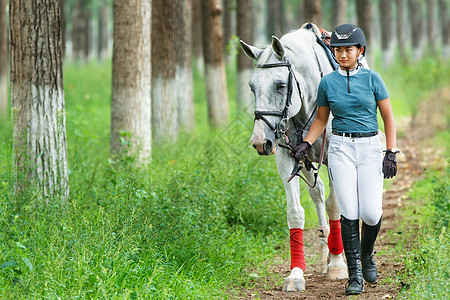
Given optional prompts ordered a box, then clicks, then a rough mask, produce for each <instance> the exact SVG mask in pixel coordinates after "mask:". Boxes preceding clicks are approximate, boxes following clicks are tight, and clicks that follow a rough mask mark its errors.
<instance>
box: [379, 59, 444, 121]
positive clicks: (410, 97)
mask: <svg viewBox="0 0 450 300" xmlns="http://www.w3.org/2000/svg"><path fill="white" fill-rule="evenodd" d="M380 74H381V75H382V76H383V79H384V81H385V82H386V86H387V88H388V90H389V93H390V94H391V101H392V106H393V111H394V114H395V116H399V117H400V116H402V117H405V116H410V115H415V114H416V113H417V110H418V108H419V103H420V102H421V101H424V100H425V99H426V98H427V97H428V95H429V93H430V92H431V91H435V90H437V89H439V88H441V87H443V86H445V85H448V83H449V82H450V61H449V60H447V61H444V60H439V59H436V58H429V59H423V60H421V61H419V62H416V63H414V64H409V65H405V64H404V63H403V62H402V61H400V60H396V61H395V62H394V64H393V65H392V66H391V67H390V68H389V69H388V70H382V71H380Z"/></svg>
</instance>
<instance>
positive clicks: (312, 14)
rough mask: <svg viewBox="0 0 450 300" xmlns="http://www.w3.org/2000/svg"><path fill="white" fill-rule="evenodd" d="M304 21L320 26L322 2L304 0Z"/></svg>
mask: <svg viewBox="0 0 450 300" xmlns="http://www.w3.org/2000/svg"><path fill="white" fill-rule="evenodd" d="M303 4H304V10H305V22H311V23H314V24H316V25H317V26H319V27H320V26H322V4H321V3H320V0H304V2H303Z"/></svg>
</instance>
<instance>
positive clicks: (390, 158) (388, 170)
mask: <svg viewBox="0 0 450 300" xmlns="http://www.w3.org/2000/svg"><path fill="white" fill-rule="evenodd" d="M397 153H398V152H392V151H391V150H386V154H385V155H384V159H383V174H384V178H385V179H389V178H392V177H394V176H395V175H397V156H396V154H397Z"/></svg>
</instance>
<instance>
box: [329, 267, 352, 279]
mask: <svg viewBox="0 0 450 300" xmlns="http://www.w3.org/2000/svg"><path fill="white" fill-rule="evenodd" d="M327 278H328V279H331V280H335V279H344V278H348V272H347V266H343V267H329V268H328V271H327Z"/></svg>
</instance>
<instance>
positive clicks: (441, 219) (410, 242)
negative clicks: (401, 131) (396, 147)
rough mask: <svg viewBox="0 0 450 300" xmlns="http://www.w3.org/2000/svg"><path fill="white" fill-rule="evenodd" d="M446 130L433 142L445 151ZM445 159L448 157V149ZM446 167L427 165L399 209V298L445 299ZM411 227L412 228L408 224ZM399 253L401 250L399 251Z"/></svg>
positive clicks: (449, 172) (449, 195)
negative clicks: (401, 260) (401, 268)
mask: <svg viewBox="0 0 450 300" xmlns="http://www.w3.org/2000/svg"><path fill="white" fill-rule="evenodd" d="M449 141H450V139H449V131H448V130H447V131H445V132H442V133H440V134H439V135H438V136H437V137H436V138H435V139H434V141H433V143H434V144H435V145H436V146H437V147H442V148H444V149H447V150H448V147H449V145H450V142H449ZM445 153H446V157H445V158H446V160H447V161H448V160H449V155H448V153H449V152H448V151H447V152H445ZM449 177H450V168H449V167H448V165H447V167H446V168H442V166H441V165H440V164H437V165H434V166H433V167H432V168H430V169H429V170H428V171H427V173H426V176H425V178H424V179H423V180H420V181H419V182H417V183H416V184H415V186H414V187H413V190H412V192H411V193H410V195H409V196H410V198H411V199H410V200H409V202H408V203H409V204H408V206H406V207H404V209H403V211H402V215H403V224H402V227H404V228H406V230H404V233H405V234H404V235H403V236H402V239H401V240H402V244H403V245H405V247H406V246H408V250H407V251H406V250H405V248H403V249H402V252H403V253H404V254H405V255H404V257H405V270H404V271H403V272H401V273H400V274H399V280H400V282H402V286H403V288H402V291H401V293H400V297H401V299H447V298H448V295H449V294H450V284H449V278H450V272H449V270H448V267H447V266H449V265H450V252H449V251H448V250H449V249H450V235H449V232H448V231H449V225H450V188H449V182H450V181H449ZM411 226H412V227H411ZM400 253H401V252H400Z"/></svg>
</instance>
